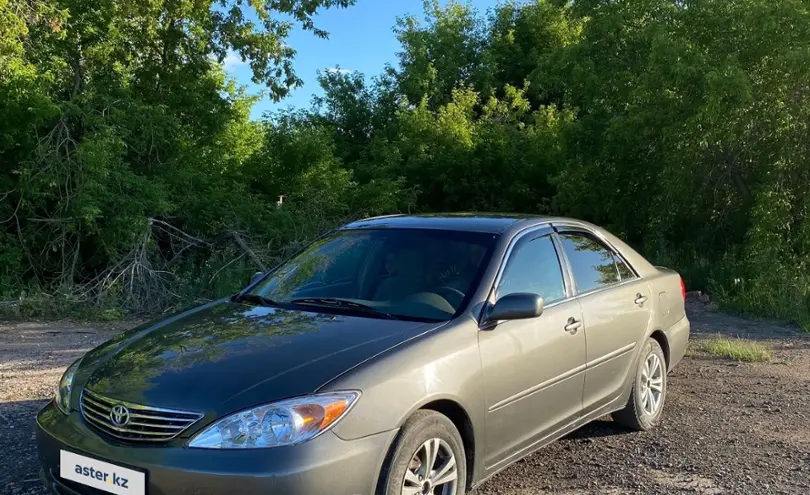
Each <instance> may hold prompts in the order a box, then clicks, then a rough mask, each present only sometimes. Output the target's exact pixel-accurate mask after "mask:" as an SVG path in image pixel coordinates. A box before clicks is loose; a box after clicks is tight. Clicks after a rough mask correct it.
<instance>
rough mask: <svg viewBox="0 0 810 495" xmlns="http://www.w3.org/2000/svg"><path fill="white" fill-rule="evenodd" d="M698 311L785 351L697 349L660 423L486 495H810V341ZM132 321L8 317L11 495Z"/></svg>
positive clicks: (531, 467) (583, 448) (569, 452)
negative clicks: (85, 362) (47, 421)
mask: <svg viewBox="0 0 810 495" xmlns="http://www.w3.org/2000/svg"><path fill="white" fill-rule="evenodd" d="M688 312H689V317H690V319H691V321H692V331H693V334H692V335H693V339H701V338H711V337H714V336H717V335H723V336H738V337H742V338H747V339H755V340H758V341H760V342H762V343H763V344H766V345H768V346H770V347H771V348H772V349H773V353H774V359H773V361H771V362H769V363H753V364H743V363H737V362H733V361H729V360H724V359H719V358H715V357H711V356H708V355H701V354H699V353H698V354H694V355H691V356H690V357H688V358H686V359H685V360H684V362H683V363H682V364H681V365H679V366H678V368H677V369H676V370H675V371H674V372H673V373H672V374H671V375H670V381H669V387H668V397H667V403H666V406H665V407H666V409H665V411H664V418H663V420H662V422H661V424H660V425H659V427H658V428H656V429H655V430H653V431H650V432H645V433H629V432H627V431H625V430H622V429H621V428H619V427H617V426H615V425H614V424H613V423H612V422H611V421H610V419H609V418H603V419H601V420H599V421H596V422H594V423H592V424H590V425H587V426H585V427H583V428H581V429H580V430H578V431H576V432H574V433H573V434H571V435H569V436H568V437H566V438H564V439H562V440H560V441H558V442H556V443H554V444H552V445H550V446H548V447H546V448H544V449H542V450H540V451H539V452H537V453H535V454H534V455H532V456H529V457H528V458H526V459H524V460H522V461H520V462H518V463H516V464H515V465H513V466H511V467H510V468H508V469H506V470H505V471H504V472H502V473H501V474H499V475H497V476H496V477H494V478H492V479H491V480H490V481H488V482H487V483H485V484H484V485H483V486H482V487H481V488H480V489H478V490H476V492H475V495H495V494H500V495H538V494H557V495H562V494H565V495H580V494H591V493H593V494H597V493H599V494H619V493H622V494H623V493H638V494H649V493H661V494H669V493H692V494H705V495H711V494H720V493H752V494H760V493H769V494H770V493H774V494H776V493H790V494H810V336H808V335H805V334H801V333H799V332H798V331H797V330H796V329H794V328H791V327H788V326H783V325H778V324H775V323H772V322H767V321H752V320H744V319H741V318H736V317H732V316H728V315H724V314H720V313H716V312H712V311H708V310H707V309H706V308H705V307H703V305H701V304H700V303H694V304H690V306H689V308H688ZM126 326H127V325H125V324H116V325H110V324H105V325H91V324H76V323H66V322H57V323H41V322H28V323H12V324H2V323H0V428H2V429H0V493H4V494H5V493H8V494H43V493H45V491H44V489H43V488H42V487H41V486H40V482H39V478H38V475H37V472H38V469H39V467H38V465H37V461H36V451H35V450H36V449H35V444H34V434H33V424H34V415H35V414H36V412H37V410H38V409H39V408H40V407H42V406H43V405H44V404H45V403H46V401H47V400H48V399H49V398H50V397H51V396H52V394H53V389H54V387H55V385H56V382H57V380H58V379H59V376H60V375H61V373H62V371H63V370H64V368H65V367H66V366H67V365H68V364H70V362H71V361H72V360H73V359H75V358H77V357H78V356H80V355H81V354H82V353H84V352H85V351H87V350H89V349H90V348H92V347H93V346H95V345H97V344H99V343H101V342H103V341H105V340H106V339H108V338H110V337H112V336H113V335H115V334H116V333H117V331H119V330H120V329H121V328H124V327H126ZM313 495H314V494H313Z"/></svg>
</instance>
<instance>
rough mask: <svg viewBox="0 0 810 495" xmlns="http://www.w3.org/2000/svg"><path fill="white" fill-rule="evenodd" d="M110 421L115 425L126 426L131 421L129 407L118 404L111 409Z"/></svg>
mask: <svg viewBox="0 0 810 495" xmlns="http://www.w3.org/2000/svg"><path fill="white" fill-rule="evenodd" d="M110 421H112V424H114V425H115V426H126V424H127V423H129V409H127V408H126V407H124V406H122V405H121V404H118V405H117V406H113V408H112V409H110Z"/></svg>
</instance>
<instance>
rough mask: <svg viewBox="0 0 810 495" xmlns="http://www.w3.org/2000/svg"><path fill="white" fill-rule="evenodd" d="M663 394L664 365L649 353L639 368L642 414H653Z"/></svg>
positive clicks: (659, 404) (659, 405)
mask: <svg viewBox="0 0 810 495" xmlns="http://www.w3.org/2000/svg"><path fill="white" fill-rule="evenodd" d="M663 395H664V367H663V366H662V363H661V360H660V359H659V358H658V356H657V355H656V354H650V355H649V356H647V359H646V361H644V366H643V367H642V368H641V407H642V409H643V410H644V414H646V415H648V416H655V414H656V413H657V412H658V410H659V409H660V408H661V403H662V402H663V400H662V399H663Z"/></svg>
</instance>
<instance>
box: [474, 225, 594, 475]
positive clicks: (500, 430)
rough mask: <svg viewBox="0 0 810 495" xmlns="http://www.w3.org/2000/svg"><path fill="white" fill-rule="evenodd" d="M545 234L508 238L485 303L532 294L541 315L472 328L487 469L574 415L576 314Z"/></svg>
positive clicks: (578, 346) (579, 360) (581, 341)
mask: <svg viewBox="0 0 810 495" xmlns="http://www.w3.org/2000/svg"><path fill="white" fill-rule="evenodd" d="M552 234H553V231H552V230H551V229H542V230H538V231H532V232H529V233H527V234H524V235H522V236H521V237H520V238H519V239H518V240H517V241H514V244H513V247H512V249H511V252H510V253H509V254H508V255H507V259H506V260H505V264H504V266H502V268H501V270H502V271H501V273H500V275H499V277H498V279H497V281H496V284H495V290H494V291H493V293H492V294H491V296H490V301H489V303H488V304H494V302H495V301H496V300H497V298H498V297H502V296H504V295H507V294H511V293H518V292H529V293H535V294H539V295H540V296H542V297H543V299H544V310H543V313H542V314H541V315H540V316H539V317H537V318H530V319H524V320H511V321H504V322H499V323H497V324H496V325H494V326H493V325H489V326H483V327H482V329H481V331H479V347H480V353H481V363H482V366H483V375H484V387H485V389H486V397H487V408H488V410H487V421H486V428H487V429H486V452H487V454H486V460H485V463H486V465H487V467H488V468H492V467H498V466H497V465H498V464H499V463H503V462H506V461H507V460H508V459H510V458H512V457H514V456H516V455H518V454H519V453H521V452H523V451H526V450H527V449H529V448H531V447H532V446H533V445H534V444H536V443H537V442H538V441H540V440H542V439H543V438H544V437H546V436H548V435H550V434H551V433H553V432H555V431H557V430H559V429H560V428H561V427H562V426H564V425H566V424H568V423H570V422H571V421H573V420H575V419H576V418H578V417H579V415H580V413H581V409H582V388H583V385H584V379H585V377H584V369H585V334H584V332H582V331H581V330H580V329H579V325H581V321H582V315H581V312H580V308H579V303H578V302H577V300H576V298H574V297H572V293H571V292H568V288H567V286H566V283H565V276H564V275H563V270H562V268H561V263H560V258H559V256H558V252H557V246H556V243H555V242H554V240H553V239H552ZM566 328H567V330H566Z"/></svg>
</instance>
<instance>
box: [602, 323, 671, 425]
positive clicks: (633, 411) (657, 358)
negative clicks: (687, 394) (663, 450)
mask: <svg viewBox="0 0 810 495" xmlns="http://www.w3.org/2000/svg"><path fill="white" fill-rule="evenodd" d="M666 366H667V365H666V358H665V357H664V351H663V350H662V349H661V345H660V344H659V343H658V341H656V340H655V339H652V338H651V339H649V340H648V341H647V343H646V344H645V347H644V351H643V352H642V353H641V359H640V360H639V363H638V368H637V369H636V377H635V381H634V382H633V390H632V392H631V393H630V400H628V401H627V405H625V406H624V409H622V410H621V411H617V412H615V413H613V420H614V421H616V422H617V423H619V424H621V425H623V426H625V427H627V428H630V429H631V430H638V431H646V430H649V429H650V428H652V427H653V426H655V424H656V423H657V422H658V420H659V419H660V418H661V412H662V411H663V409H664V400H665V399H666V396H667V369H666Z"/></svg>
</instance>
